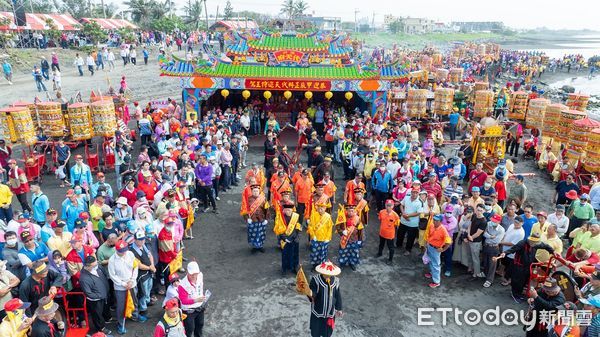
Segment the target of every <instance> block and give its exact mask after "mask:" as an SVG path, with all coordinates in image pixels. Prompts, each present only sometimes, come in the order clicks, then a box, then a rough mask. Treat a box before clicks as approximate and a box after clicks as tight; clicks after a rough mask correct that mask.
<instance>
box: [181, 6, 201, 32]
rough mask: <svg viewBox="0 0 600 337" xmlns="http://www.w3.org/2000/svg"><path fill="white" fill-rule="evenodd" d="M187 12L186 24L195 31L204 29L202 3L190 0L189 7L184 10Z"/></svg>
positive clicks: (185, 16)
mask: <svg viewBox="0 0 600 337" xmlns="http://www.w3.org/2000/svg"><path fill="white" fill-rule="evenodd" d="M183 11H184V12H185V15H184V22H185V23H186V24H187V25H188V26H189V27H190V28H191V29H193V30H198V29H200V27H202V25H203V23H204V21H203V20H202V1H201V0H188V3H187V5H185V7H184V8H183Z"/></svg>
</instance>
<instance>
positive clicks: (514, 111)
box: [507, 91, 529, 120]
mask: <svg viewBox="0 0 600 337" xmlns="http://www.w3.org/2000/svg"><path fill="white" fill-rule="evenodd" d="M528 98H529V94H527V93H526V92H524V91H516V92H513V94H512V97H511V100H510V106H509V109H508V115H507V117H508V118H510V119H518V120H525V115H526V113H527V100H528Z"/></svg>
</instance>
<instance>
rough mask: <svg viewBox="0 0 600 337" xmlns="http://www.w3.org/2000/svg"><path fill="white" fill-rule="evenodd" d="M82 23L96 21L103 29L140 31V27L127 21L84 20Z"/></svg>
mask: <svg viewBox="0 0 600 337" xmlns="http://www.w3.org/2000/svg"><path fill="white" fill-rule="evenodd" d="M81 21H82V22H92V21H95V22H96V23H98V24H99V25H100V27H102V28H103V29H120V28H131V29H138V28H139V27H138V26H136V25H134V24H133V23H131V22H129V21H127V20H121V19H100V18H82V19H81Z"/></svg>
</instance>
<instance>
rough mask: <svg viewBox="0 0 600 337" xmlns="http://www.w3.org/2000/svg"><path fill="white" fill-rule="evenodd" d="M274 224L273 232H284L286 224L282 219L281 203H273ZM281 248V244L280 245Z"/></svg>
mask: <svg viewBox="0 0 600 337" xmlns="http://www.w3.org/2000/svg"><path fill="white" fill-rule="evenodd" d="M274 208H275V226H273V232H274V233H275V235H279V234H281V233H284V232H285V229H286V225H285V221H283V215H282V211H281V204H280V203H277V204H275V207H274ZM281 248H282V249H283V246H282V247H281Z"/></svg>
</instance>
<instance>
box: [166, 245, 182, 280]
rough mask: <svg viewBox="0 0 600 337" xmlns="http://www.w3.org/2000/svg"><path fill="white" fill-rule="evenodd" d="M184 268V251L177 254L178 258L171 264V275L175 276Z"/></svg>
mask: <svg viewBox="0 0 600 337" xmlns="http://www.w3.org/2000/svg"><path fill="white" fill-rule="evenodd" d="M182 266H183V251H181V250H180V251H179V253H177V257H175V258H174V259H173V261H171V262H169V275H173V274H175V273H176V272H178V271H179V268H181V267H182Z"/></svg>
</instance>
